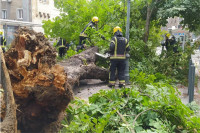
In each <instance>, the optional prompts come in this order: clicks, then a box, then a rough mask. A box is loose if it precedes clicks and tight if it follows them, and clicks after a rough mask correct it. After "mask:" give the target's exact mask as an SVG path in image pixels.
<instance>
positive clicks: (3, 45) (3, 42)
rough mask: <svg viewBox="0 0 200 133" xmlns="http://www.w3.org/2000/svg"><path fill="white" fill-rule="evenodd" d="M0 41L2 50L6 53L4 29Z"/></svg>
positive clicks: (0, 33)
mask: <svg viewBox="0 0 200 133" xmlns="http://www.w3.org/2000/svg"><path fill="white" fill-rule="evenodd" d="M0 43H1V48H2V50H3V53H5V52H6V50H5V47H6V39H5V37H4V36H3V32H2V31H0Z"/></svg>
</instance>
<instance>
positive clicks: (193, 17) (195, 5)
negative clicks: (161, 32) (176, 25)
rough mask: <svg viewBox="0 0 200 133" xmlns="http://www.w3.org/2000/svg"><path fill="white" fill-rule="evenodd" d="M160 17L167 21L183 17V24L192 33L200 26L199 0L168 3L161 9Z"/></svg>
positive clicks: (175, 0)
mask: <svg viewBox="0 0 200 133" xmlns="http://www.w3.org/2000/svg"><path fill="white" fill-rule="evenodd" d="M158 12H159V13H158V17H159V18H162V19H164V20H166V18H168V17H174V16H178V17H182V18H184V20H183V21H182V24H183V25H184V26H187V27H188V28H189V30H190V31H196V30H197V29H198V27H199V26H200V23H199V22H200V14H199V13H198V12H200V2H199V0H192V1H191V0H171V1H166V3H165V4H164V6H163V7H162V8H159V11H158Z"/></svg>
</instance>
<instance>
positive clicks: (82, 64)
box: [59, 47, 109, 87]
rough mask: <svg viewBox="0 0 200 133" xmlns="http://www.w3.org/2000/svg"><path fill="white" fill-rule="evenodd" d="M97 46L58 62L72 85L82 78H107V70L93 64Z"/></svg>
mask: <svg viewBox="0 0 200 133" xmlns="http://www.w3.org/2000/svg"><path fill="white" fill-rule="evenodd" d="M96 52H98V47H91V48H89V49H87V50H85V51H83V52H81V53H80V54H77V55H75V56H72V57H71V58H70V59H69V60H64V61H62V62H60V63H59V64H60V65H62V66H63V67H64V70H65V72H66V74H67V79H68V82H69V84H70V85H71V86H72V87H73V86H74V85H75V84H79V81H80V80H82V79H100V80H102V81H106V80H108V77H109V76H108V74H109V73H108V70H107V69H105V68H101V67H98V66H96V65H95V62H96V60H97V56H96V54H95V53H96Z"/></svg>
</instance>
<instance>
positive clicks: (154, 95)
mask: <svg viewBox="0 0 200 133" xmlns="http://www.w3.org/2000/svg"><path fill="white" fill-rule="evenodd" d="M131 81H134V82H133V83H134V84H133V85H132V87H131V88H126V89H112V90H101V91H100V92H99V93H97V94H94V95H93V96H92V97H90V98H89V104H88V103H86V102H85V101H83V100H80V99H76V100H74V101H73V102H72V103H71V104H70V106H69V107H68V109H67V110H66V111H67V114H68V118H66V119H65V120H64V121H63V126H64V128H63V129H62V130H61V132H63V133H64V132H75V133H78V132H81V133H84V132H91V133H92V132H98V133H101V132H105V133H110V132H113V133H114V132H115V133H124V132H127V133H129V132H131V130H135V132H136V133H150V132H157V133H158V132H159V133H161V132H162V133H169V132H171V133H173V132H174V133H175V132H181V131H182V132H183V131H184V132H191V133H192V132H195V131H196V132H199V131H200V128H199V127H200V118H199V117H197V116H195V114H194V112H193V111H192V110H190V109H189V108H188V107H187V106H185V105H184V104H183V103H182V102H181V100H180V98H178V97H177V90H176V89H174V88H173V87H172V86H171V85H170V84H169V83H170V80H168V79H166V77H165V76H163V75H161V74H156V75H146V74H145V73H142V72H139V71H138V70H134V71H132V72H131ZM142 81H144V82H142ZM165 81H169V83H168V82H165Z"/></svg>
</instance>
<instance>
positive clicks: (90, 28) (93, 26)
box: [76, 17, 105, 51]
mask: <svg viewBox="0 0 200 133" xmlns="http://www.w3.org/2000/svg"><path fill="white" fill-rule="evenodd" d="M98 22H99V18H98V17H93V18H92V21H90V22H89V23H88V24H87V25H86V26H85V28H84V29H83V31H82V32H81V33H80V35H79V45H78V46H77V49H76V51H79V50H80V49H81V50H82V49H84V48H86V39H88V41H89V43H91V45H93V44H92V42H91V40H90V35H91V34H93V33H94V32H96V31H97V30H98V28H97V25H98ZM96 33H97V32H96ZM98 34H99V33H98ZM99 35H100V34H99ZM100 37H101V38H102V39H105V37H104V36H103V35H100Z"/></svg>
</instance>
